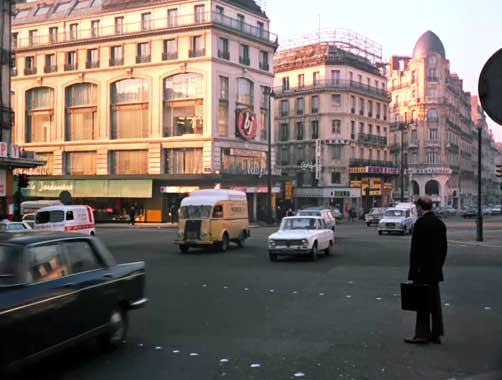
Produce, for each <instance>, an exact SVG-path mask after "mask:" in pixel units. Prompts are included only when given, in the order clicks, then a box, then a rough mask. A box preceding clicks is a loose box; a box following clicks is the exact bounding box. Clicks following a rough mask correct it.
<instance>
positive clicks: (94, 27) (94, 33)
mask: <svg viewBox="0 0 502 380" xmlns="http://www.w3.org/2000/svg"><path fill="white" fill-rule="evenodd" d="M98 36H99V20H92V21H91V37H98Z"/></svg>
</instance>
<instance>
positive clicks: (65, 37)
mask: <svg viewBox="0 0 502 380" xmlns="http://www.w3.org/2000/svg"><path fill="white" fill-rule="evenodd" d="M148 24H149V25H148V26H149V28H146V29H145V28H144V26H145V25H144V22H143V23H142V22H141V21H139V22H134V23H128V24H122V25H121V26H120V27H118V28H117V27H116V26H115V25H109V26H100V27H99V28H89V29H86V30H78V31H75V30H73V31H70V30H69V29H68V30H67V31H64V32H60V33H57V34H56V33H53V34H52V35H50V34H47V35H43V36H32V37H27V38H18V39H17V46H13V47H14V48H18V49H19V48H31V47H42V46H47V45H57V44H63V43H68V42H75V41H83V40H92V39H99V38H103V37H112V36H123V35H130V34H135V33H151V32H152V31H162V30H169V29H176V28H182V27H189V26H194V25H204V24H213V25H217V26H220V27H223V28H225V29H228V30H230V31H234V32H238V33H242V34H244V35H246V36H249V37H252V38H256V39H258V40H262V41H264V42H268V43H273V44H277V34H274V33H271V32H269V31H268V30H265V29H263V28H261V27H257V26H254V25H250V24H247V23H244V22H242V21H241V20H238V19H234V18H231V17H228V16H224V15H221V14H219V13H217V12H205V13H192V14H188V15H180V16H177V17H165V18H158V19H152V20H151V21H150V22H149V23H148Z"/></svg>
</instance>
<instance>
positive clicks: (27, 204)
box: [21, 199, 62, 216]
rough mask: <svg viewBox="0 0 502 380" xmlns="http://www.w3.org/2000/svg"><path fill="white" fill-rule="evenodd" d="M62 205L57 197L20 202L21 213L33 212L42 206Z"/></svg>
mask: <svg viewBox="0 0 502 380" xmlns="http://www.w3.org/2000/svg"><path fill="white" fill-rule="evenodd" d="M56 205H62V203H61V201H59V200H57V199H45V200H41V201H24V202H21V215H23V216H24V215H27V214H35V213H36V212H37V211H38V210H40V209H41V208H42V207H49V206H56Z"/></svg>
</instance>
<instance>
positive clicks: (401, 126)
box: [399, 122, 405, 202]
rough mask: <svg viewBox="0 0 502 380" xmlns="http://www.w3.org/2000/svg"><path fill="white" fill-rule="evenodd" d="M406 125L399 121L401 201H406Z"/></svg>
mask: <svg viewBox="0 0 502 380" xmlns="http://www.w3.org/2000/svg"><path fill="white" fill-rule="evenodd" d="M404 127H405V124H404V123H401V122H399V129H400V130H401V173H400V177H401V202H404Z"/></svg>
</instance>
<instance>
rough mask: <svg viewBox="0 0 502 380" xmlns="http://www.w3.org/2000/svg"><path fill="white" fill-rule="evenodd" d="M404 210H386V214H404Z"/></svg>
mask: <svg viewBox="0 0 502 380" xmlns="http://www.w3.org/2000/svg"><path fill="white" fill-rule="evenodd" d="M403 215H404V211H403V210H387V211H385V216H403Z"/></svg>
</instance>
